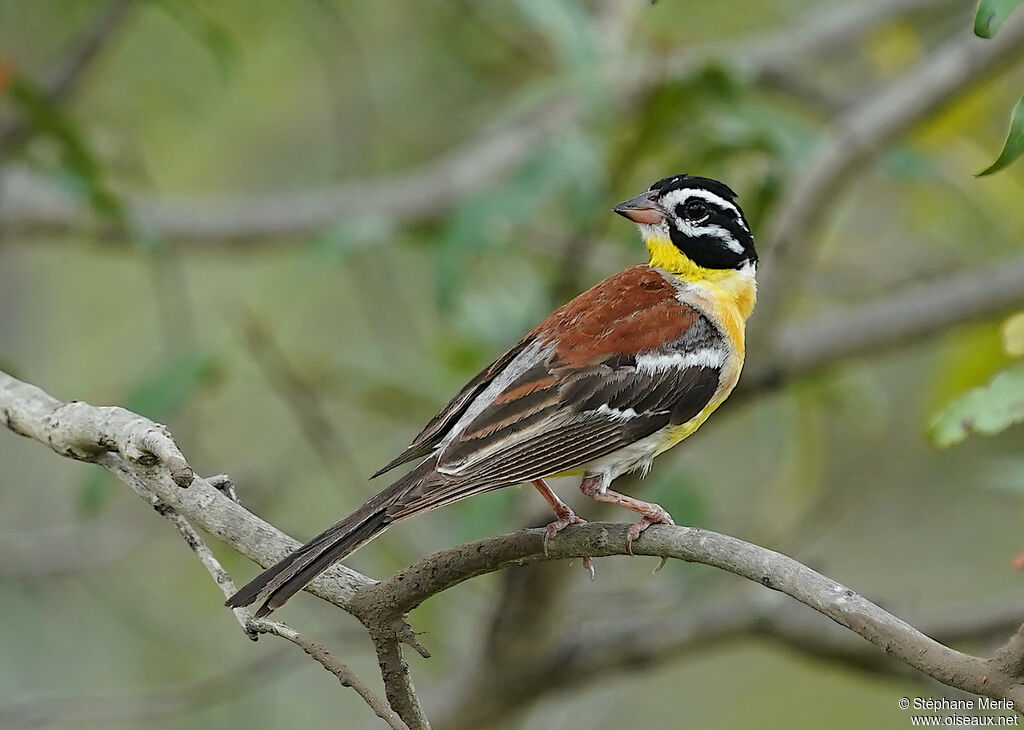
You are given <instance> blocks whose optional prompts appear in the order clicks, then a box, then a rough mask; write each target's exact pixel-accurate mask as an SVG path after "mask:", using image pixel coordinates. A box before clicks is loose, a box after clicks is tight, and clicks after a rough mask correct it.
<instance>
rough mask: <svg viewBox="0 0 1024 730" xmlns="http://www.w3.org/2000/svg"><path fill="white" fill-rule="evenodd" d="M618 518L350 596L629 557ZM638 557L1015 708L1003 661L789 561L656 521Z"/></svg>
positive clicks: (384, 606)
mask: <svg viewBox="0 0 1024 730" xmlns="http://www.w3.org/2000/svg"><path fill="white" fill-rule="evenodd" d="M626 533H627V526H626V525H613V524H606V523H590V524H587V525H577V526H573V527H571V528H568V529H566V530H565V531H563V532H562V533H560V534H559V535H558V537H557V538H556V539H555V540H553V541H552V542H551V543H550V544H549V545H548V553H547V555H545V552H544V547H543V544H542V541H543V540H542V539H543V535H544V531H543V530H526V531H522V532H517V533H514V534H511V535H502V536H500V537H493V538H488V539H485V540H479V541H476V542H472V543H468V544H466V545H461V546H459V547H455V548H452V549H449V550H443V551H441V552H438V553H435V554H434V555H431V556H429V557H427V558H424V559H423V560H421V561H419V562H418V563H416V564H415V565H413V566H411V567H409V568H406V569H405V570H402V571H399V572H398V573H396V574H395V575H394V576H392V577H391V578H390V579H388V580H386V581H383V582H381V583H377V584H375V585H372V586H367V587H366V588H364V589H362V590H361V591H360V592H359V593H358V594H357V595H356V596H355V597H354V599H353V601H352V606H351V608H352V610H353V611H354V612H355V613H356V614H357V615H359V616H361V617H362V616H372V617H373V620H374V622H375V623H378V624H379V623H383V622H384V621H385V620H387V619H388V618H392V619H394V618H399V617H401V616H403V615H404V614H405V613H407V612H408V611H410V610H412V609H413V608H415V607H416V606H418V605H419V604H420V603H422V602H423V601H425V600H426V599H428V598H430V597H431V596H434V595H436V594H437V593H440V592H442V591H444V590H447V589H449V588H451V587H452V586H455V585H457V584H459V583H461V582H462V581H464V580H468V579H469V578H473V577H476V576H478V575H483V574H484V573H489V572H493V571H495V570H500V569H501V568H505V567H508V566H511V565H521V564H525V563H531V562H536V561H540V560H548V559H551V560H560V559H566V558H582V557H584V556H587V555H589V556H592V557H604V556H609V555H626V554H628V550H627V546H626ZM633 552H634V553H635V554H637V555H652V556H668V557H672V558H677V559H680V560H685V561H688V562H697V563H703V564H705V565H711V566H713V567H716V568H719V569H721V570H725V571H728V572H730V573H735V574H736V575H739V576H742V577H744V578H747V579H748V580H752V581H754V582H757V583H760V584H761V585H763V586H765V587H767V588H770V589H772V590H776V591H780V592H782V593H785V594H786V595H788V596H790V597H792V598H795V599H796V600H798V601H800V602H801V603H804V604H805V605H807V606H809V607H811V608H813V609H814V610H816V611H818V612H819V613H822V614H824V615H825V616H828V617H829V618H831V619H832V620H833V621H835V622H836V623H838V624H840V625H841V626H845V627H846V628H848V629H850V630H851V631H853V632H855V633H857V634H859V635H860V636H862V637H863V638H865V639H867V640H868V641H870V642H871V643H872V644H874V645H875V646H876V647H878V648H880V649H882V650H883V651H885V652H886V653H887V654H890V655H891V656H893V657H895V658H896V659H899V660H900V661H902V662H903V663H905V664H907V665H909V666H911V667H914V668H915V669H917V670H919V671H921V672H923V673H924V674H927V675H928V676H930V677H932V678H933V679H935V680H937V681H939V682H941V683H943V684H946V685H949V686H951V687H957V688H959V689H963V690H965V691H968V692H973V693H976V694H978V695H984V696H986V697H991V698H993V699H1002V698H1008V699H1010V700H1011V701H1012V702H1013V703H1014V706H1015V707H1016V708H1017V709H1018V710H1019V711H1024V684H1022V674H1024V672H1021V671H1017V670H1019V669H1020V668H1019V667H1016V669H1015V670H1011V667H1010V666H1009V665H1008V664H1007V663H1006V662H1005V661H999V660H996V659H983V658H981V657H976V656H971V655H968V654H963V653H961V652H958V651H955V650H953V649H950V648H949V647H947V646H944V645H942V644H940V643H939V642H937V641H935V640H934V639H931V638H929V637H928V636H925V635H924V634H922V633H921V632H920V631H918V630H917V629H915V628H914V627H913V626H911V625H909V624H908V623H906V622H905V621H903V620H902V619H899V618H897V617H896V616H893V615H892V614H890V613H888V612H887V611H885V610H883V609H881V608H879V607H878V606H876V605H875V604H873V603H871V602H870V601H868V600H867V599H865V598H864V597H862V596H860V595H859V594H857V593H855V592H854V591H853V590H851V589H849V588H847V587H846V586H843V585H841V584H840V583H837V582H836V581H834V580H832V579H831V578H827V577H826V576H823V575H821V574H820V573H817V572H815V571H814V570H811V569H810V568H808V567H807V566H805V565H803V564H801V563H798V562H797V561H795V560H793V559H792V558H789V557H786V556H785V555H782V554H780V553H776V552H774V551H772V550H768V549H766V548H762V547H759V546H756V545H752V544H750V543H747V542H744V541H742V540H738V539H736V538H733V537H728V536H726V535H721V534H718V533H715V532H710V531H707V530H700V529H696V528H689V527H679V526H665V525H656V526H653V527H651V528H649V529H648V530H647V531H646V532H644V534H643V536H642V537H641V538H640V540H638V541H637V542H636V543H634V544H633Z"/></svg>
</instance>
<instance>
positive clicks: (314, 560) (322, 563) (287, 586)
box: [225, 459, 437, 618]
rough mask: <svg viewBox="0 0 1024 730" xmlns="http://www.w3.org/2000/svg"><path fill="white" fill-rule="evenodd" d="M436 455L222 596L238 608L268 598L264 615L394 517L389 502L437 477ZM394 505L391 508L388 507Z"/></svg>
mask: <svg viewBox="0 0 1024 730" xmlns="http://www.w3.org/2000/svg"><path fill="white" fill-rule="evenodd" d="M433 462H434V459H427V460H426V461H424V462H423V463H422V464H420V465H419V466H418V467H416V468H415V469H413V470H412V471H411V472H409V473H408V474H406V475H405V476H404V477H402V478H401V479H399V480H398V481H397V482H395V483H394V484H392V485H391V486H390V487H388V488H387V489H385V490H383V491H382V492H380V493H379V494H377V495H376V496H375V497H373V498H372V499H370V500H369V501H367V502H366V503H365V504H364V505H362V506H361V507H360V508H359V509H357V510H356V511H355V512H353V513H352V514H350V515H349V516H348V517H345V518H344V519H342V520H339V521H338V522H336V523H334V524H333V525H331V526H330V527H329V528H327V529H326V530H325V531H323V532H321V533H320V534H319V535H317V536H316V537H314V538H313V539H312V540H310V541H309V542H307V543H306V544H305V545H303V546H302V547H300V548H299V549H297V550H296V551H295V552H293V553H292V554H291V555H288V556H287V557H285V558H284V559H283V560H281V561H280V562H278V563H277V564H276V565H274V566H273V567H270V568H268V569H267V570H265V571H264V572H262V573H260V574H259V575H258V576H256V577H255V578H254V579H253V580H251V581H250V582H249V583H247V584H246V585H245V586H243V587H242V588H241V589H240V590H239V591H238V592H237V593H235V595H233V596H231V598H229V599H228V600H227V601H226V604H225V605H227V606H231V607H232V608H238V607H240V606H248V605H249V604H251V603H255V602H256V601H257V600H258V599H259V598H260V597H262V596H265V597H266V600H265V601H264V602H263V605H262V606H260V608H259V610H258V611H256V616H257V618H258V617H261V616H266V615H267V614H269V613H270V612H271V611H273V610H274V609H277V608H280V607H281V606H283V605H284V604H285V601H287V600H288V599H289V598H291V597H292V596H294V595H295V594H296V593H298V592H299V591H301V590H302V589H303V588H305V587H306V584H308V583H309V582H310V581H311V580H313V579H314V578H315V577H316V576H318V575H320V573H322V572H323V571H325V570H327V568H328V567H330V566H331V565H332V564H333V563H334V562H336V561H338V560H340V559H341V558H343V557H345V556H346V555H348V554H349V553H351V552H353V551H355V550H356V549H357V548H359V547H361V546H362V545H365V544H366V543H368V542H369V541H370V540H372V539H373V538H375V537H377V535H379V534H380V533H382V532H384V530H386V529H387V528H388V527H389V526H390V525H391V523H392V522H393V519H392V517H391V516H390V515H389V512H388V508H389V507H393V506H395V505H397V504H399V503H400V502H401V501H402V498H403V497H405V496H406V495H408V494H409V493H410V492H411V491H412V490H414V489H415V490H417V491H419V490H421V489H423V488H424V486H426V485H425V482H430V481H431V480H432V479H435V478H436V476H437V475H436V473H435V472H434V463H433ZM392 511H393V510H392Z"/></svg>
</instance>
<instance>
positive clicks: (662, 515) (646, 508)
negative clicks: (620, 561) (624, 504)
mask: <svg viewBox="0 0 1024 730" xmlns="http://www.w3.org/2000/svg"><path fill="white" fill-rule="evenodd" d="M641 504H643V507H642V508H637V511H638V512H640V514H642V515H643V517H642V518H641V519H640V521H639V522H634V523H633V524H632V525H630V526H629V529H628V530H627V531H626V550H628V551H629V554H630V555H632V554H633V541H634V540H636V539H637V538H638V537H640V535H641V534H642V533H643V531H644V530H646V529H647V528H648V527H650V526H651V525H674V524H675V522H674V521H673V520H672V515H670V514H669V513H668V512H667V511H666V510H665V508H664V507H662V506H661V505H657V504H650V503H647V502H643V503H641ZM666 560H668V558H666V557H662V558H661V563H659V564H658V567H657V568H655V569H654V572H655V573H657V572H658V571H659V570H661V569H662V568H663V567H664V566H665V561H666Z"/></svg>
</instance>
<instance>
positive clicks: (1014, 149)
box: [977, 97, 1024, 177]
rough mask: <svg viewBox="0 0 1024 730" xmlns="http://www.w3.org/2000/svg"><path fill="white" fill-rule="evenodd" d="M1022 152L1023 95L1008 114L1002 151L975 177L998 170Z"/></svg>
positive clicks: (1023, 129)
mask: <svg viewBox="0 0 1024 730" xmlns="http://www.w3.org/2000/svg"><path fill="white" fill-rule="evenodd" d="M1022 154H1024V97H1021V100H1020V101H1018V102H1017V106H1015V107H1014V108H1013V114H1012V115H1011V116H1010V131H1009V132H1008V133H1007V135H1006V142H1005V143H1004V144H1003V151H1002V152H1000V153H999V158H998V159H997V160H996V161H995V162H993V163H992V164H991V165H989V166H988V167H986V168H985V169H984V170H982V171H981V172H979V173H978V174H977V177H982V176H984V175H991V174H992V173H993V172H999V171H1000V170H1002V169H1003V168H1004V167H1006V166H1007V165H1009V164H1010V163H1011V162H1013V161H1014V160H1016V159H1017V158H1018V157H1020V156H1021V155H1022Z"/></svg>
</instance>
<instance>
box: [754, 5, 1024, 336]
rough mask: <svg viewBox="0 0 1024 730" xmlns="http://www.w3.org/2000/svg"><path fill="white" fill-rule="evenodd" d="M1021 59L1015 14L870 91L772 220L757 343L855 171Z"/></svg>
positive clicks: (801, 274) (798, 278)
mask: <svg viewBox="0 0 1024 730" xmlns="http://www.w3.org/2000/svg"><path fill="white" fill-rule="evenodd" d="M1020 58H1024V14H1022V13H1017V14H1016V15H1015V16H1013V17H1011V18H1010V19H1009V20H1008V21H1007V22H1006V24H1005V25H1004V26H1003V27H1002V28H1001V29H1000V32H999V34H998V36H997V37H996V38H995V39H994V40H984V39H981V38H978V37H976V36H975V35H974V34H973V33H971V32H970V30H969V29H967V28H966V27H965V28H964V30H963V32H962V33H961V37H958V38H957V39H956V40H953V41H950V42H948V43H946V44H944V45H942V46H940V47H939V48H937V49H935V50H934V51H932V52H931V53H930V54H929V55H928V56H927V57H926V58H925V59H924V60H923V61H921V62H920V63H919V64H918V65H917V66H915V67H914V68H912V69H911V70H909V71H908V72H906V73H905V74H903V76H901V77H900V78H899V79H897V80H896V81H895V82H893V83H891V84H889V85H888V86H886V87H885V88H883V89H881V90H880V91H879V92H878V93H877V94H873V95H872V96H871V97H869V98H868V99H866V100H865V101H864V102H863V103H862V104H861V105H860V106H858V107H857V108H855V109H853V110H851V111H850V113H849V114H847V115H845V116H844V117H842V118H840V119H838V120H837V123H836V125H835V128H834V129H833V130H832V132H831V133H830V134H828V135H827V136H826V137H825V138H824V139H823V140H822V141H821V143H820V144H819V145H818V148H817V149H816V150H815V151H814V153H813V154H812V155H811V158H810V162H809V165H808V166H807V169H806V170H805V172H804V173H803V174H802V175H801V176H800V177H799V178H797V179H796V180H794V181H793V182H792V183H791V184H790V185H789V188H788V190H787V191H786V193H785V194H784V195H783V198H782V203H781V204H780V206H779V208H778V210H777V211H776V213H775V215H774V216H773V219H772V222H771V226H770V228H769V230H768V232H767V235H766V236H764V238H763V243H762V246H763V249H764V250H765V251H766V252H767V253H768V254H769V255H770V265H769V266H766V267H764V270H763V271H762V272H761V277H760V279H761V282H760V284H761V295H760V297H759V302H758V313H757V316H756V319H755V320H754V321H755V322H756V323H757V324H756V328H757V329H755V331H754V332H753V334H754V335H755V337H754V340H755V341H758V340H760V341H766V340H767V338H768V332H769V331H770V330H771V329H772V325H773V324H774V322H775V321H777V319H778V317H779V314H780V311H779V310H780V308H781V305H782V296H783V293H784V292H785V294H787V295H791V294H792V287H790V286H783V282H784V281H785V282H796V283H797V285H799V282H802V281H804V280H805V277H806V273H807V271H808V270H809V268H810V266H811V265H812V263H813V260H814V257H813V255H812V250H813V248H814V242H815V240H816V235H815V234H816V232H817V231H818V229H819V228H820V223H821V221H822V220H823V219H824V216H825V214H826V213H827V212H828V211H829V210H830V209H831V205H830V202H831V201H835V200H838V199H839V191H840V189H841V188H842V187H844V186H845V185H847V184H849V182H850V181H851V180H852V179H853V173H854V172H855V171H856V170H858V169H860V168H861V167H863V166H864V165H865V164H866V163H867V162H869V161H870V160H871V159H873V158H874V157H875V156H876V155H877V154H878V152H879V151H880V150H882V149H884V148H885V147H886V146H887V145H888V144H890V143H891V142H892V141H893V140H895V139H896V138H897V137H899V136H900V135H901V134H903V133H904V132H906V131H907V130H909V129H911V128H912V127H914V126H915V125H916V124H918V123H920V122H921V121H923V120H924V119H926V118H928V117H929V116H931V115H932V114H934V113H935V112H936V111H938V110H939V109H942V108H943V107H944V106H946V105H947V104H949V103H950V101H952V100H953V99H955V98H956V97H957V95H958V94H960V93H962V92H963V91H964V89H966V88H967V87H968V86H969V85H970V84H973V83H976V82H977V81H979V80H981V79H983V78H985V77H986V76H988V75H991V74H993V73H995V72H996V71H998V70H999V69H1000V68H1001V67H1004V66H1006V65H1008V64H1009V63H1010V62H1012V61H1014V60H1016V59H1020Z"/></svg>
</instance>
